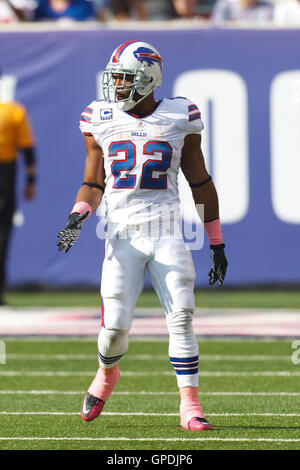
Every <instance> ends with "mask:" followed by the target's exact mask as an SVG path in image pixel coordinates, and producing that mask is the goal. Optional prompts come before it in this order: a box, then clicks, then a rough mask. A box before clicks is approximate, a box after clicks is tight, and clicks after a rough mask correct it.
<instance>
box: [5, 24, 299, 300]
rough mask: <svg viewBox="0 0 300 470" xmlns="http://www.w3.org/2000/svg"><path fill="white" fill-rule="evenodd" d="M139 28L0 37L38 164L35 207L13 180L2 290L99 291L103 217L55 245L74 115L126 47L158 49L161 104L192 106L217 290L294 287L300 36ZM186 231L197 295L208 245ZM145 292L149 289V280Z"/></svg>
mask: <svg viewBox="0 0 300 470" xmlns="http://www.w3.org/2000/svg"><path fill="white" fill-rule="evenodd" d="M147 24H148V27H147ZM136 25H139V26H136V27H135V28H134V27H133V26H130V25H128V24H127V27H125V26H123V28H122V29H114V28H111V27H106V28H100V27H99V26H97V27H96V26H93V25H82V24H81V25H77V26H76V28H75V26H73V28H72V29H71V30H69V29H68V28H66V27H65V28H63V27H59V26H57V25H55V24H48V25H44V26H41V25H39V26H35V27H34V26H32V25H31V26H30V27H29V26H28V25H27V26H26V28H25V29H26V30H24V29H23V30H22V29H21V30H20V26H19V27H18V30H16V31H15V30H11V31H9V32H8V31H7V30H6V32H4V31H2V32H0V52H1V54H0V57H1V66H2V70H3V73H4V75H6V76H10V77H8V78H7V80H8V82H10V83H11V84H12V88H13V90H10V93H12V94H13V95H14V98H15V99H16V100H17V101H20V102H21V103H23V104H24V105H25V106H26V108H27V110H28V113H29V116H30V119H31V122H32V127H33V130H34V134H35V137H36V143H37V145H36V148H37V155H38V197H37V198H36V200H35V202H33V203H26V202H24V201H23V200H22V194H21V191H22V185H23V179H24V173H23V172H22V171H21V168H20V169H19V170H20V171H19V185H18V188H19V189H18V192H19V195H18V210H17V213H16V214H15V215H16V217H15V229H14V233H13V238H12V242H11V250H10V256H9V261H8V283H7V287H8V289H12V288H13V289H15V290H16V289H20V288H22V289H23V290H24V289H27V290H28V289H29V288H31V289H33V288H34V289H40V288H42V289H49V288H52V289H62V288H67V289H70V288H73V287H76V288H77V289H78V288H81V289H82V288H84V287H87V288H98V286H99V282H100V275H101V260H102V257H103V245H104V242H103V238H104V237H103V233H104V232H103V226H102V224H101V218H99V216H98V215H93V217H92V218H91V220H90V221H89V222H88V223H87V224H86V225H85V227H84V230H83V232H82V234H81V237H80V241H79V243H77V245H76V246H74V248H73V249H72V250H71V252H69V253H68V254H67V255H63V254H62V253H58V251H57V248H56V234H57V232H58V231H59V230H60V229H61V228H62V227H63V226H64V225H65V222H66V219H67V216H68V214H69V211H70V209H71V207H72V205H73V200H74V197H75V194H76V191H77V189H78V187H79V185H80V184H81V180H82V172H83V165H84V155H85V153H84V146H83V139H82V136H81V133H80V131H79V129H78V121H79V116H80V113H81V111H82V109H83V108H84V107H85V106H86V105H87V104H88V103H90V102H91V101H92V100H93V99H94V98H95V97H99V94H100V91H99V87H98V84H97V83H98V79H99V75H100V74H101V71H102V70H103V69H104V68H105V66H106V63H107V60H108V58H109V56H110V53H111V51H112V50H113V49H114V47H115V46H116V45H118V44H119V43H121V42H124V41H127V40H131V39H132V38H138V39H139V38H142V39H144V40H145V41H148V42H150V43H153V44H154V45H155V46H156V47H157V48H158V49H159V50H160V51H161V54H162V56H163V58H164V79H163V86H162V87H161V89H158V91H157V93H156V97H157V98H158V99H159V98H162V97H164V96H167V97H171V96H176V95H177V96H178V95H181V96H188V97H189V98H190V99H191V100H193V101H195V103H197V105H198V106H199V108H200V109H201V112H202V118H203V121H204V124H205V131H204V133H203V150H204V154H205V157H206V163H207V167H208V168H209V171H210V172H211V174H212V176H213V179H214V181H215V184H216V187H217V189H218V192H219V199H220V213H221V219H222V223H223V231H224V239H225V241H226V245H227V246H226V251H227V254H228V258H229V262H230V265H229V269H228V274H227V279H226V283H225V286H224V287H225V288H237V287H238V288H243V287H247V288H249V287H258V288H266V287H279V286H280V287H285V288H290V287H295V286H297V285H299V282H300V270H299V261H300V260H299V257H300V254H299V250H298V248H297V244H298V240H299V235H300V227H299V223H300V212H299V203H298V202H299V197H300V189H299V188H300V186H299V184H298V175H299V169H300V168H299V165H300V164H299V158H298V151H299V146H300V137H299V131H298V129H299V106H300V70H299V69H298V67H299V65H298V46H297V45H298V39H299V34H300V31H298V30H282V29H271V28H269V29H261V28H259V29H257V28H255V29H249V28H247V29H245V28H239V27H235V28H233V29H232V28H231V29H228V28H223V29H222V28H212V27H203V25H202V26H201V27H200V26H199V25H198V24H195V23H193V22H191V23H190V24H189V25H188V26H177V27H174V26H172V27H170V23H167V24H166V25H165V26H161V27H160V28H158V27H157V24H156V29H155V31H153V27H151V24H150V25H149V23H146V25H145V24H144V26H143V29H142V30H141V29H140V26H141V24H140V23H136ZM168 25H169V26H168ZM14 87H15V88H14ZM19 166H20V167H21V166H22V160H21V159H20V161H19ZM188 191H189V189H188V188H187V187H186V186H185V185H184V182H183V181H181V194H182V196H183V200H184V207H185V217H186V221H189V220H190V217H191V214H190V213H191V210H190V208H191V206H192V205H193V204H192V202H191V199H189V193H188ZM188 229H189V230H192V232H191V233H190V232H189V230H188ZM188 229H187V231H186V233H185V235H186V239H187V241H188V242H189V244H190V246H191V248H192V254H193V257H194V262H195V266H196V271H197V278H196V287H197V288H202V289H203V288H205V287H207V272H208V268H209V265H210V260H209V253H208V245H207V240H205V241H204V247H203V248H202V249H201V246H200V247H199V243H198V244H197V243H194V239H193V237H194V236H195V233H197V230H201V227H199V226H198V228H197V227H196V228H195V227H194V225H192V226H191V225H189V226H188ZM193 230H194V232H193ZM198 238H199V237H198ZM200 238H201V237H200ZM198 248H200V249H198ZM145 287H146V288H149V287H150V286H149V281H148V279H147V280H146V284H145ZM214 293H215V291H214ZM212 295H214V294H212Z"/></svg>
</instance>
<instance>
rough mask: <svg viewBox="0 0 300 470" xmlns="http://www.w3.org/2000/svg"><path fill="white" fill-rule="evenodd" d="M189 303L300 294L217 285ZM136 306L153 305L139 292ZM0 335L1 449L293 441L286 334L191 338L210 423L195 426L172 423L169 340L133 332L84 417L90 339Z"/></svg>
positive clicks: (93, 365)
mask: <svg viewBox="0 0 300 470" xmlns="http://www.w3.org/2000/svg"><path fill="white" fill-rule="evenodd" d="M6 301H7V302H8V303H9V304H10V305H12V306H13V307H17V308H18V307H30V306H34V307H37V306H87V307H91V306H93V307H94V306H95V307H98V306H99V296H98V294H97V293H95V292H94V293H92V292H90V293H81V292H78V293H76V292H75V293H70V292H68V293H66V292H65V293H64V292H60V293H13V292H11V293H7V294H6ZM196 303H197V308H201V307H204V308H212V309H213V308H222V307H223V308H253V309H254V308H270V309H276V308H280V309H300V295H299V293H298V292H286V291H270V292H256V291H237V292H234V291H225V290H223V291H222V290H217V289H216V290H212V291H211V292H206V291H203V292H197V293H196ZM138 306H139V307H149V306H150V307H151V306H152V307H157V306H159V303H158V301H157V298H156V297H155V296H153V294H152V293H147V292H146V293H144V294H143V295H142V296H141V298H140V299H139V302H138ZM211 311H212V312H213V310H211ZM0 314H1V311H0ZM283 314H284V313H283ZM0 339H1V340H2V341H4V342H5V347H6V364H1V363H0V395H1V400H0V403H1V405H0V449H1V450H4V449H11V450H15V449H18V450H21V449H33V450H36V449H41V450H55V449H60V450H68V449H83V450H84V449H95V450H112V449H114V450H121V449H124V450H141V449H150V450H169V451H172V450H175V449H176V450H207V449H211V450H216V449H218V450H221V449H224V450H229V449H230V450H237V449H243V450H246V449H247V450H254V449H269V450H287V449H291V450H292V449H293V450H298V449H299V448H300V388H299V383H300V381H299V379H300V364H296V363H293V362H292V354H293V353H295V350H294V349H293V348H292V343H293V338H291V339H277V340H276V339H271V338H269V339H260V340H259V339H254V338H252V339H251V338H222V337H220V338H218V339H217V338H205V339H202V338H199V399H200V403H201V404H202V407H203V409H204V412H205V415H206V418H207V419H208V420H209V421H210V422H211V423H212V425H213V427H214V429H213V431H202V432H190V431H183V430H181V428H180V423H179V394H178V389H177V385H176V377H175V373H174V372H173V370H172V367H171V365H170V363H169V360H168V343H167V339H161V338H160V339H158V340H157V341H154V340H153V339H147V338H140V339H138V338H131V340H130V347H129V350H128V352H127V354H126V355H125V357H124V358H123V359H122V360H121V362H120V370H121V379H120V381H119V383H118V385H117V387H116V389H115V391H114V392H113V394H112V395H111V397H110V398H109V400H108V402H107V403H106V405H105V408H104V411H103V413H102V414H101V416H100V417H99V418H98V419H96V420H95V421H93V422H91V423H86V422H84V421H83V420H82V419H81V418H80V414H79V411H80V406H81V402H82V399H83V396H84V394H85V392H86V390H87V388H88V387H89V385H90V383H91V381H92V379H93V377H94V375H95V372H96V370H97V342H96V337H95V338H90V337H89V338H72V337H70V338H51V337H50V338H47V337H34V338H22V337H7V338H0ZM299 346H300V344H299ZM299 357H300V355H299V354H298V356H297V358H298V359H299ZM294 362H295V361H294Z"/></svg>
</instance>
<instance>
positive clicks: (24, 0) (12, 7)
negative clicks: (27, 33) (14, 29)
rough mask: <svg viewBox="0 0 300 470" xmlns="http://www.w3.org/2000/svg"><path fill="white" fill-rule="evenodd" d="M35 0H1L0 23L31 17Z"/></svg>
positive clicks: (24, 19)
mask: <svg viewBox="0 0 300 470" xmlns="http://www.w3.org/2000/svg"><path fill="white" fill-rule="evenodd" d="M33 9H34V2H33V0H0V24H1V23H16V22H18V21H26V20H28V19H30V16H31V12H32V10H33Z"/></svg>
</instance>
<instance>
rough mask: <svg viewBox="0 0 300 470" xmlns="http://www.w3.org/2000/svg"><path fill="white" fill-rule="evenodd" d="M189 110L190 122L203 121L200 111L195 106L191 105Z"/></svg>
mask: <svg viewBox="0 0 300 470" xmlns="http://www.w3.org/2000/svg"><path fill="white" fill-rule="evenodd" d="M188 110H189V121H194V120H195V119H201V114H200V111H199V109H198V108H197V106H196V105H195V104H190V105H189V107H188Z"/></svg>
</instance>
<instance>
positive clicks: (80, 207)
mask: <svg viewBox="0 0 300 470" xmlns="http://www.w3.org/2000/svg"><path fill="white" fill-rule="evenodd" d="M87 211H88V212H89V215H88V216H87V218H89V216H90V215H91V214H92V212H93V209H92V208H91V206H90V205H89V203H88V202H85V201H80V202H76V204H75V206H74V207H73V209H72V210H71V214H72V213H73V212H79V214H84V213H85V212H87Z"/></svg>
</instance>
